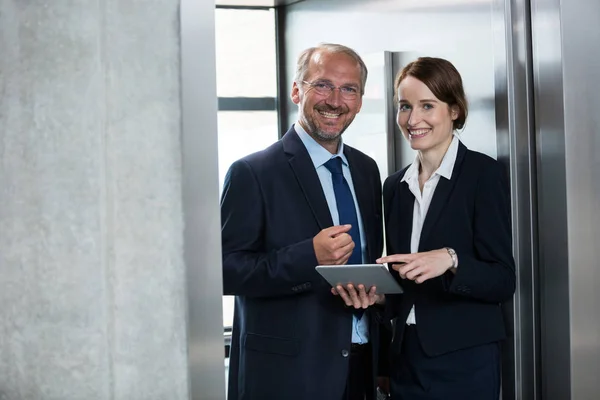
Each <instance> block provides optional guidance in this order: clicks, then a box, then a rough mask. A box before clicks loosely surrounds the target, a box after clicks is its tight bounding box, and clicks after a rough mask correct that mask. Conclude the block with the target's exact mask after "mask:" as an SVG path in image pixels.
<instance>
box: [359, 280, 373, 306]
mask: <svg viewBox="0 0 600 400" xmlns="http://www.w3.org/2000/svg"><path fill="white" fill-rule="evenodd" d="M358 298H359V299H360V305H361V307H362V308H367V307H369V306H370V305H371V304H369V295H368V294H367V290H366V288H365V285H362V284H360V285H358Z"/></svg>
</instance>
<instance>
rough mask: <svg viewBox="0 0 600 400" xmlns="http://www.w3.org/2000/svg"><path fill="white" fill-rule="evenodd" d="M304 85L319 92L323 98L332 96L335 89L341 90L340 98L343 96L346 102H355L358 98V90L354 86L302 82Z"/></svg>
mask: <svg viewBox="0 0 600 400" xmlns="http://www.w3.org/2000/svg"><path fill="white" fill-rule="evenodd" d="M302 83H304V84H306V85H308V86H310V87H311V88H313V89H314V90H315V92H317V93H318V94H320V95H321V96H326V97H327V96H330V95H331V93H332V92H333V91H334V90H335V89H339V91H340V96H342V98H343V99H346V100H354V99H356V98H357V97H358V88H356V87H354V86H340V87H337V86H334V85H332V84H331V83H328V82H320V81H317V82H306V81H302Z"/></svg>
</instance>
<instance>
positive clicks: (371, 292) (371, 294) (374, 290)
mask: <svg viewBox="0 0 600 400" xmlns="http://www.w3.org/2000/svg"><path fill="white" fill-rule="evenodd" d="M368 296H369V305H370V306H372V305H373V304H375V302H376V301H377V297H378V295H377V287H376V286H371V290H369V293H368Z"/></svg>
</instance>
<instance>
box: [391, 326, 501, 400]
mask: <svg viewBox="0 0 600 400" xmlns="http://www.w3.org/2000/svg"><path fill="white" fill-rule="evenodd" d="M392 371H393V372H392V380H391V390H392V399H393V400H498V398H499V396H500V345H499V343H489V344H484V345H480V346H475V347H471V348H467V349H461V350H457V351H453V352H451V353H447V354H442V355H440V356H436V357H429V356H427V355H426V354H425V353H424V352H423V349H422V348H421V344H420V342H419V338H418V337H417V329H416V328H415V327H414V326H410V325H407V326H406V328H405V331H404V337H403V342H402V350H401V354H400V355H399V356H396V357H395V359H394V360H393V366H392Z"/></svg>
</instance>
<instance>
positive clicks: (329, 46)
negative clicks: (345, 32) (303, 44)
mask: <svg viewBox="0 0 600 400" xmlns="http://www.w3.org/2000/svg"><path fill="white" fill-rule="evenodd" d="M315 52H326V53H329V54H336V53H344V54H346V55H348V56H350V57H352V58H353V59H354V60H356V62H357V63H358V65H359V67H360V94H361V95H364V94H365V85H366V84H367V66H366V65H365V62H364V61H363V59H362V58H360V56H359V55H358V53H357V52H355V51H354V50H352V49H351V48H350V47H347V46H343V45H341V44H334V43H319V44H318V45H317V46H315V47H311V48H308V49H306V50H304V51H303V52H302V53H300V56H299V57H298V63H297V64H296V76H295V77H294V81H295V82H296V84H301V83H302V81H305V80H306V74H307V73H308V66H309V65H310V59H311V58H312V56H313V54H315Z"/></svg>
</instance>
